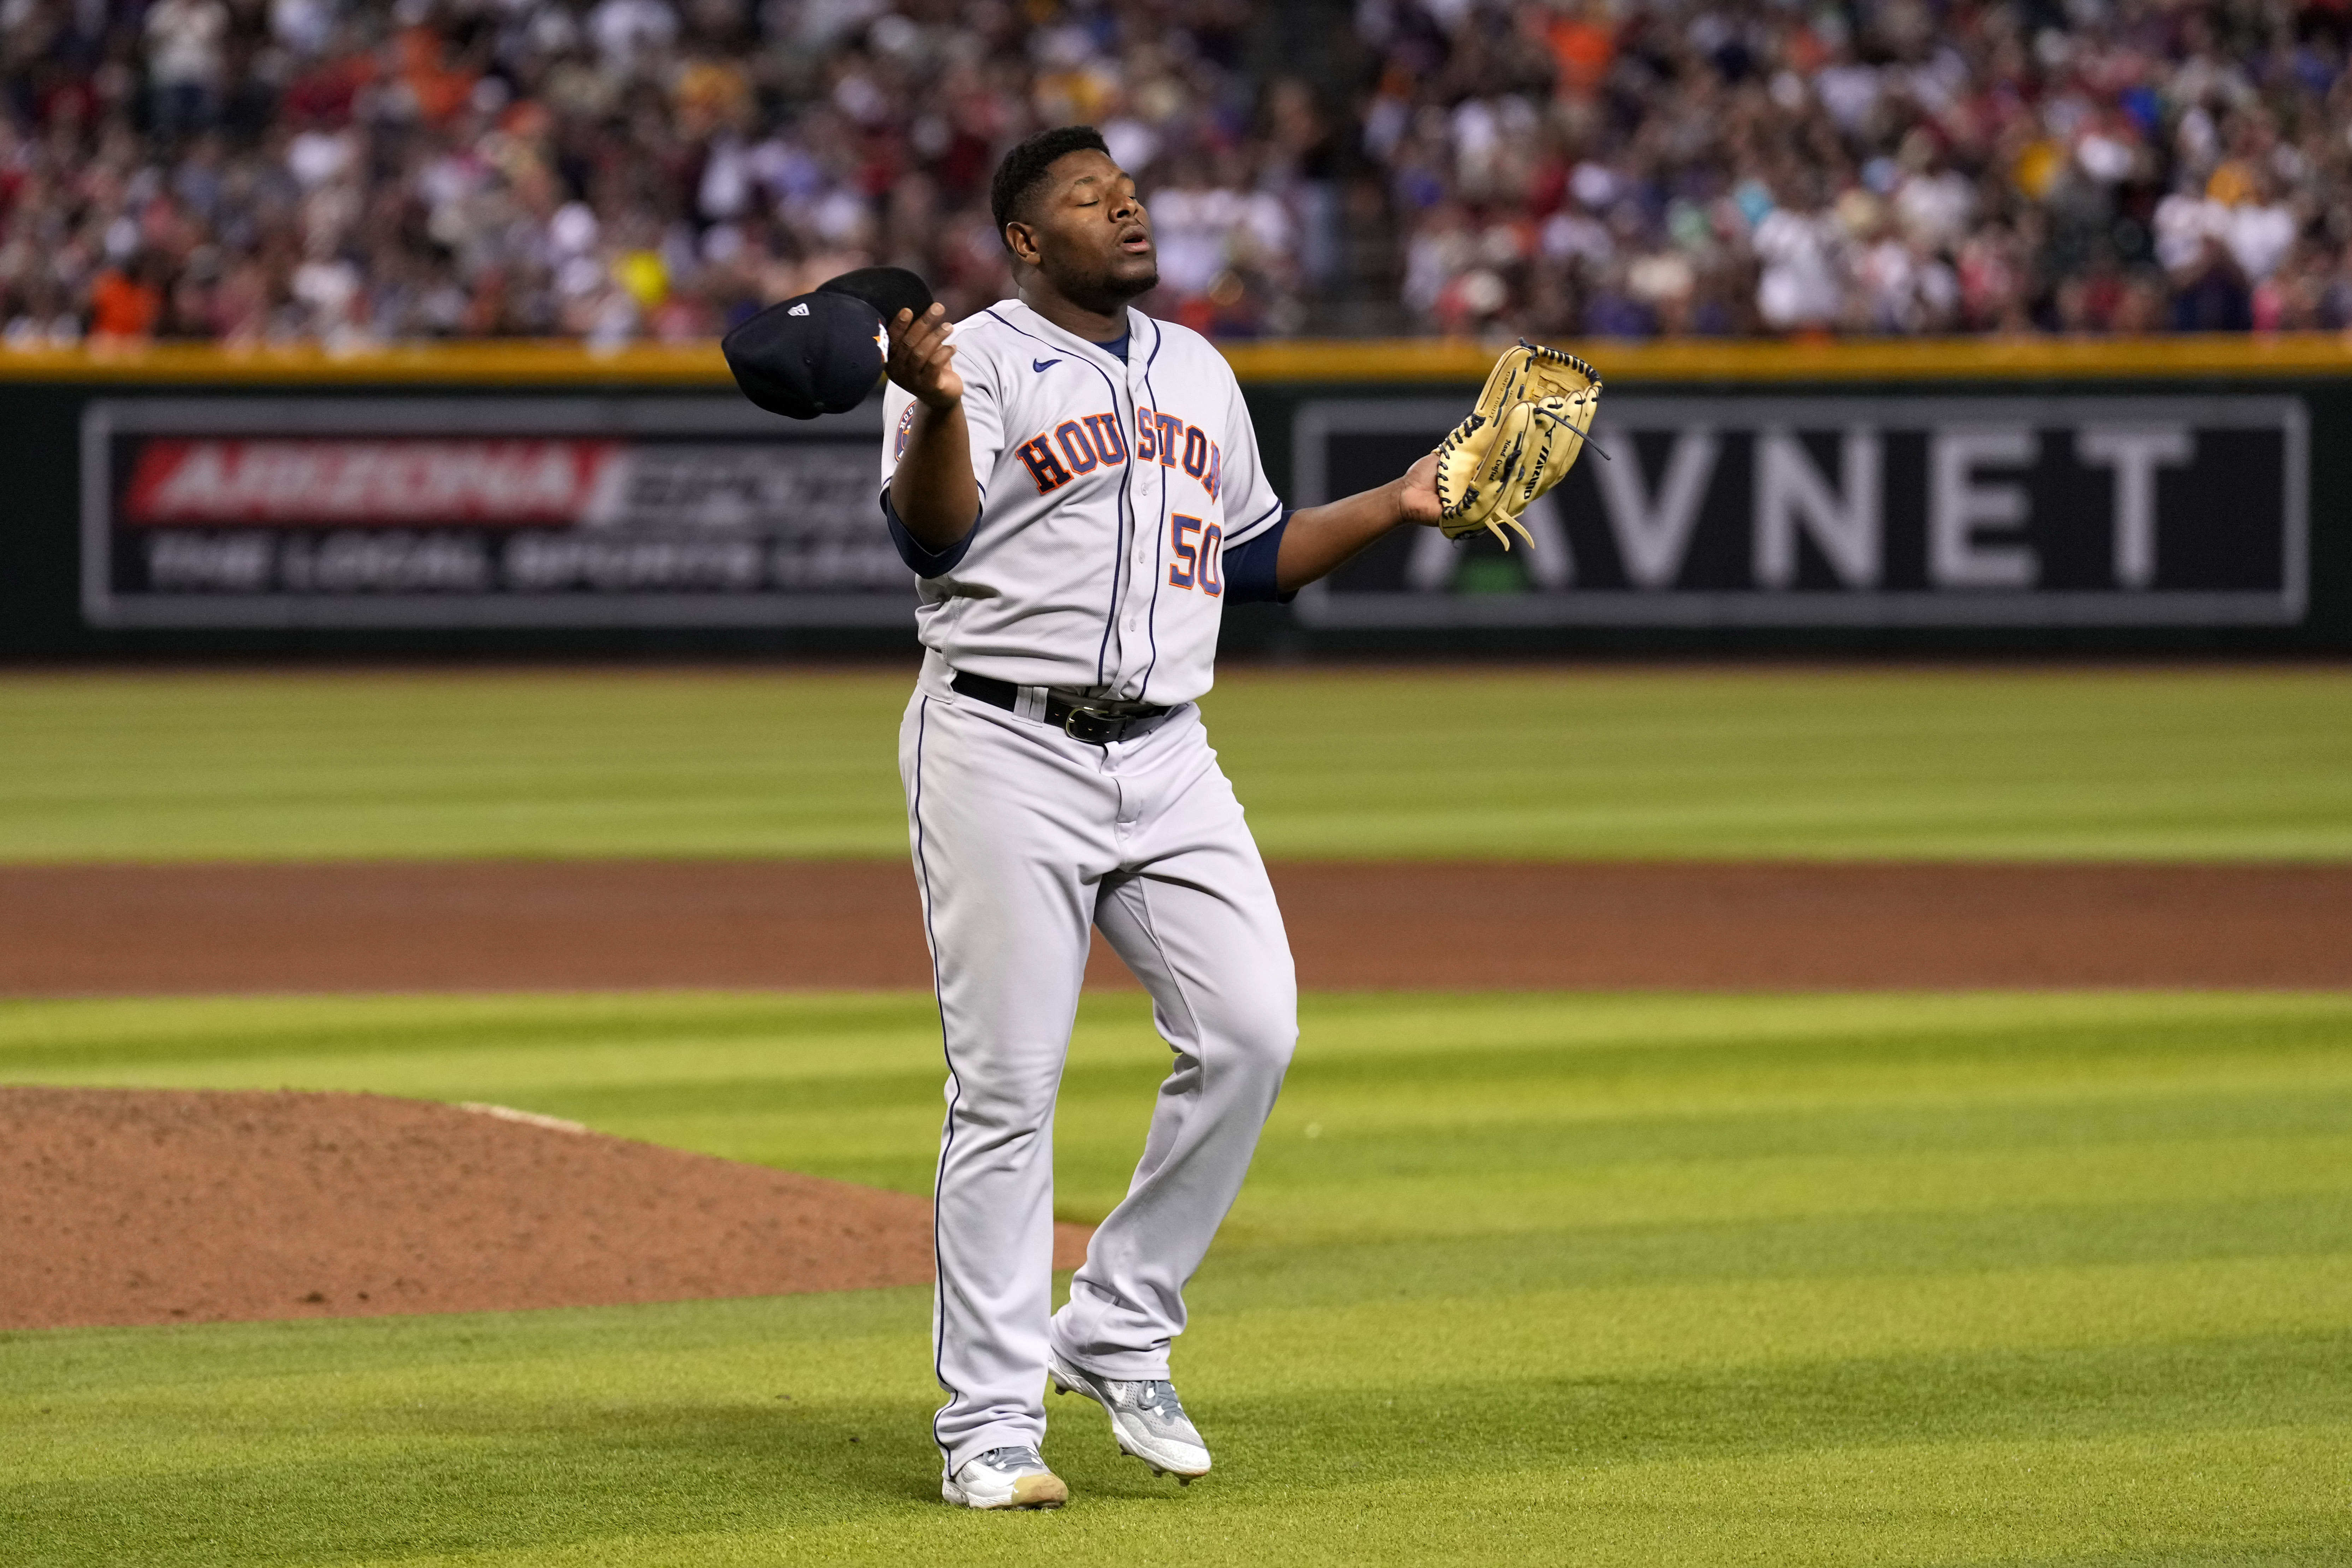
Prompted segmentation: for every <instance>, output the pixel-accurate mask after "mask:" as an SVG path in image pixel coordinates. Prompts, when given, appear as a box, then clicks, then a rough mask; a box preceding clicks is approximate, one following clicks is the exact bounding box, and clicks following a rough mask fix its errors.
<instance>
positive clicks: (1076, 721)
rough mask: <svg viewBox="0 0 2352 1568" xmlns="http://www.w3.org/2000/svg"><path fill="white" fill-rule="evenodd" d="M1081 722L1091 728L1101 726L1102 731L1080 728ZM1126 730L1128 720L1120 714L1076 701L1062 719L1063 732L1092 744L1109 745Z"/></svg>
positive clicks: (1075, 739) (1074, 738)
mask: <svg viewBox="0 0 2352 1568" xmlns="http://www.w3.org/2000/svg"><path fill="white" fill-rule="evenodd" d="M1081 724H1085V725H1087V726H1088V727H1089V728H1093V727H1096V726H1099V727H1100V732H1099V733H1092V734H1090V733H1087V732H1085V731H1081V730H1080V729H1079V725H1081ZM1126 732H1127V720H1126V719H1125V718H1123V717H1122V716H1120V715H1119V714H1117V713H1106V712H1104V711H1103V710H1101V709H1099V708H1081V707H1079V706H1078V705H1077V704H1076V703H1075V702H1074V703H1072V704H1071V705H1070V711H1069V714H1068V716H1067V717H1066V718H1065V719H1064V720H1063V721H1062V733H1063V734H1065V735H1067V736H1068V737H1069V738H1070V739H1071V740H1073V741H1083V742H1086V743H1087V744H1088V745H1090V746H1107V745H1108V744H1110V743H1111V742H1113V741H1116V740H1118V738H1119V737H1120V736H1121V735H1123V734H1125V733H1126Z"/></svg>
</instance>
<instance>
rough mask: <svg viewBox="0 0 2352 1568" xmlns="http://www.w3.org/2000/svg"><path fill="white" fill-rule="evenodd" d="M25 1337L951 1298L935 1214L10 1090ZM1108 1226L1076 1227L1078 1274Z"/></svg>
mask: <svg viewBox="0 0 2352 1568" xmlns="http://www.w3.org/2000/svg"><path fill="white" fill-rule="evenodd" d="M0 1151H5V1153H0V1330H5V1329H45V1328H65V1327H75V1326H83V1325H95V1324H129V1323H178V1322H208V1321H236V1320H250V1319H263V1318H311V1317H376V1316H383V1315H388V1314H394V1313H406V1312H467V1311H492V1310H509V1309H513V1308H520V1307H568V1306H609V1305H619V1304H623V1303H627V1302H637V1301H680V1300H699V1299H704V1298H714V1297H725V1296H778V1295H787V1294H791V1293H794V1292H798V1291H804V1290H844V1289H857V1288H860V1287H865V1286H876V1285H917V1284H922V1283H925V1282H927V1281H929V1279H930V1278H931V1207H930V1205H929V1204H928V1203H926V1202H925V1201H923V1200H922V1199H921V1198H919V1197H915V1196H912V1195H910V1194H905V1193H894V1192H885V1191H883V1190H881V1189H879V1188H875V1187H862V1186H856V1185H853V1184H849V1183H845V1182H829V1181H824V1180H820V1179H819V1178H817V1177H814V1176H801V1175H793V1174H792V1173H788V1172H783V1171H773V1170H770V1169H768V1168H766V1167H765V1166H761V1165H749V1164H743V1163H738V1162H736V1161H732V1160H720V1159H715V1158H713V1157H712V1156H710V1155H708V1154H691V1153H687V1152H683V1151H680V1150H676V1149H664V1148H659V1147H656V1146H655V1145H654V1144H651V1143H639V1142H632V1141H630V1140H628V1139H625V1138H613V1137H608V1136H606V1135H604V1134H603V1133H599V1132H592V1131H586V1130H584V1129H577V1128H572V1127H571V1126H570V1125H569V1124H567V1123H562V1122H551V1121H547V1120H545V1119H535V1118H519V1117H518V1115H517V1113H514V1112H504V1113H500V1112H498V1111H495V1110H492V1111H490V1112H488V1113H485V1112H484V1111H483V1110H467V1109H460V1108H458V1107H456V1106H450V1105H436V1104H430V1103H427V1102H425V1101H421V1100H394V1099H390V1098H387V1097H385V1096H383V1095H371V1094H294V1093H275V1094H250V1093H199V1092H189V1091H177V1090H131V1089H0ZM1086 1240H1087V1229H1086V1227H1084V1226H1073V1225H1057V1226H1055V1236H1054V1244H1055V1245H1054V1254H1055V1267H1056V1268H1075V1267H1076V1265H1077V1264H1078V1262H1079V1261H1080V1260H1081V1259H1083V1258H1084V1257H1085V1255H1086Z"/></svg>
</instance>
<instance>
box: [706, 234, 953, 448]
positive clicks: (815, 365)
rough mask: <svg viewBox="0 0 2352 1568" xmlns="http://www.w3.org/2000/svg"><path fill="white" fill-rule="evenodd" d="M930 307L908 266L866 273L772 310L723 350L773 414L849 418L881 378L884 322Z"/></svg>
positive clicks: (926, 291)
mask: <svg viewBox="0 0 2352 1568" xmlns="http://www.w3.org/2000/svg"><path fill="white" fill-rule="evenodd" d="M930 308H931V290H930V286H929V284H927V283H925V282H924V281H923V280H922V279H920V278H919V277H917V276H916V275H915V274H914V273H912V272H909V271H908V270H907V269H906V268H903V267H865V268H859V269H858V270H856V271H855V272H845V273H843V274H842V275H841V276H840V277H838V278H835V279H830V280H828V281H827V282H825V283H824V284H821V285H820V286H818V287H817V288H816V289H813V290H811V291H810V292H808V293H806V294H800V295H795V296H794V297H793V298H792V299H790V300H784V301H782V303H781V304H775V305H771V306H769V307H768V308H767V309H766V310H762V311H761V312H760V313H759V314H758V315H756V316H754V317H752V318H751V320H750V321H745V322H744V323H743V324H742V325H741V326H740V327H737V328H736V329H735V330H734V331H731V332H730V333H728V334H727V336H726V337H725V339H723V340H722V341H721V342H720V343H719V349H720V350H721V352H723V353H725V354H726V355H727V368H728V369H730V370H731V371H733V372H734V373H735V384H736V385H738V386H740V387H741V388H742V389H743V395H744V396H746V397H748V398H750V399H751V401H752V402H754V403H756V404H758V405H760V406H761V407H762V408H764V409H766V410H767V411H768V412H769V413H771V414H781V415H782V416H785V417H786V418H788V419H814V418H815V417H816V416H818V415H820V414H845V413H847V412H848V411H849V410H850V409H852V408H855V407H856V406H857V405H859V404H861V403H863V402H865V401H866V395H867V394H868V393H870V392H872V391H873V390H874V384H875V383H876V382H877V381H879V380H880V379H881V378H882V363H883V356H884V353H885V352H886V350H887V339H886V338H885V337H884V335H883V331H882V323H883V322H884V321H887V320H888V319H890V318H892V317H894V316H896V315H897V314H898V312H899V311H900V310H913V311H914V312H915V314H917V315H918V316H919V315H921V314H922V313H923V312H924V311H925V310H929V309H930Z"/></svg>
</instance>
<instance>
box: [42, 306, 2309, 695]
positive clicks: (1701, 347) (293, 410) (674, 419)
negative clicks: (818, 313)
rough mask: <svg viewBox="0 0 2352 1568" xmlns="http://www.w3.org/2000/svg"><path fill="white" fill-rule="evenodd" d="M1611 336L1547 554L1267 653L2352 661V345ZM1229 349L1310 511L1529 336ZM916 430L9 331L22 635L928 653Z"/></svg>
mask: <svg viewBox="0 0 2352 1568" xmlns="http://www.w3.org/2000/svg"><path fill="white" fill-rule="evenodd" d="M1579 350H1580V353H1584V354H1585V356H1586V357H1588V358H1589V359H1591V361H1593V363H1595V364H1596V365H1597V366H1598V367H1599V368H1600V369H1601V373H1602V374H1603V376H1604V378H1605V379H1606V380H1607V382H1608V384H1609V387H1610V392H1609V395H1608V397H1607V398H1606V400H1605V401H1604V404H1603V413H1602V416H1601V423H1600V424H1599V425H1598V426H1596V428H1595V432H1594V435H1595V440H1596V445H1597V446H1598V447H1600V448H1601V450H1604V451H1606V452H1607V454H1608V457H1607V458H1606V459H1605V460H1604V459H1602V458H1599V457H1597V456H1588V457H1587V458H1586V459H1585V460H1584V461H1583V462H1581V463H1580V464H1579V465H1578V467H1577V468H1575V469H1574V470H1573V471H1572V472H1571V473H1570V476H1569V478H1568V479H1567V480H1566V481H1565V482H1564V483H1563V484H1562V485H1561V486H1560V487H1559V489H1558V490H1556V491H1555V492H1554V494H1553V496H1552V497H1550V498H1548V500H1547V501H1546V502H1545V503H1542V504H1539V505H1538V508H1536V509H1534V510H1532V511H1531V513H1530V516H1529V523H1530V526H1531V528H1532V531H1533V532H1534V534H1535V542H1534V545H1533V547H1532V548H1528V547H1524V546H1523V547H1522V548H1520V549H1518V550H1517V551H1514V552H1509V553H1505V552H1502V551H1501V550H1499V549H1498V548H1496V547H1495V546H1493V545H1491V544H1488V543H1485V542H1479V543H1475V544H1472V545H1469V546H1452V545H1448V544H1446V543H1445V542H1444V541H1443V540H1442V539H1441V538H1439V537H1438V536H1436V535H1435V534H1433V533H1432V532H1429V531H1418V530H1416V531H1409V532H1406V533H1400V534H1398V535H1396V536H1394V537H1393V538H1391V539H1390V540H1388V541H1385V542H1382V543H1381V545H1379V546H1376V547H1375V548H1374V549H1373V550H1371V551H1370V552H1367V553H1366V554H1365V555H1364V556H1363V557H1361V558H1360V559H1359V560H1358V561H1356V562H1354V563H1350V565H1349V566H1348V567H1347V568H1345V569H1343V570H1342V571H1341V572H1340V573H1339V574H1337V575H1336V576H1335V577H1334V578H1333V579H1332V580H1331V581H1330V582H1329V583H1328V584H1318V585H1317V586H1316V587H1314V588H1312V589H1310V590H1308V592H1307V593H1306V594H1305V595H1301V596H1300V598H1299V599H1298V601H1297V603H1296V604H1295V605H1291V606H1288V607H1286V608H1285V607H1273V606H1237V607H1236V608H1235V610H1234V612H1233V613H1232V614H1231V615H1230V616H1229V622H1228V637H1227V641H1228V646H1229V647H1230V646H1241V647H1259V648H1274V649H1284V650H1303V651H1313V650H1318V649H1322V650H1345V651H1355V652H1390V653H1396V654H1402V655H1424V654H1441V653H1458V652H1467V651H1479V650H1486V651H1506V652H1524V653H1536V652H1543V651H1657V652H1693V653H1729V652H1738V651H1749V650H1764V649H1787V650H1804V651H1822V652H1828V651H1835V650H1841V649H1843V650H1857V651H1887V652H1937V651H1946V652H1993V651H2003V650H2012V651H2040V652H2077V653H2090V652H2101V651H2114V652H2122V651H2150V652H2165V651H2184V652H2185V651H2218V652H2239V653H2261V652H2294V651H2312V652H2347V651H2352V511H2347V503H2352V344H2347V342H2346V341H2345V340H2343V339H2339V338H2336V337H2316V336H2314V337H2286V338H2275V339H2260V340H2257V339H2212V340H2202V341H2200V340H2193V339H2179V338H2175V339H2163V340H2149V341H2140V342H2052V341H2046V340H2031V341H2021V342H2011V343H2002V342H1975V341H1967V342H1912V341H1891V342H1853V343H1822V344H1784V343H1752V342H1742V343H1727V344H1704V343H1689V342H1678V343H1658V344H1608V343H1592V344H1584V345H1579ZM1229 353H1230V355H1231V357H1232V359H1233V360H1234V364H1235V368H1236V370H1237V371H1238V372H1239V373H1240V374H1241V375H1242V378H1243V381H1244V386H1245V387H1246V389H1247V392H1248V395H1249V399H1250V403H1251V406H1252V409H1253V411H1254V413H1255V418H1256V425H1257V430H1258V435H1259V439H1260V442H1261V445H1262V447H1263V455H1264V457H1265V461H1266V463H1267V465H1268V468H1269V469H1270V470H1271V471H1272V472H1273V473H1274V475H1275V476H1276V480H1277V483H1278V484H1279V485H1281V486H1282V488H1283V489H1284V491H1285V494H1286V497H1287V498H1288V499H1290V500H1292V501H1293V502H1294V503H1295V504H1301V505H1305V504H1312V503H1313V502H1314V501H1316V500H1324V499H1328V498H1329V497H1331V496H1334V495H1340V494H1345V493H1347V492H1349V491H1350V490H1353V489H1360V488H1362V487H1363V486H1365V485H1368V484H1372V483H1377V482H1379V481H1381V480H1382V479H1388V478H1390V477H1392V476H1393V475H1394V474H1395V473H1396V472H1398V471H1400V470H1401V469H1402V467H1403V466H1404V464H1405V463H1407V462H1409V461H1410V460H1411V458H1412V456H1413V455H1414V454H1416V453H1418V452H1421V451H1423V450H1426V449H1427V448H1428V447H1429V446H1431V445H1432V444H1433V443H1434V441H1435V440H1436V439H1437V438H1438V437H1440V436H1441V435H1442V434H1443V433H1444V430H1445V428H1446V427H1447V426H1449V425H1450V424H1451V423H1452V422H1453V421H1454V419H1455V418H1458V417H1459V416H1460V414H1461V412H1462V411H1463V409H1464V408H1465V406H1466V405H1467V403H1468V401H1469V399H1470V397H1471V396H1472V395H1474V394H1475V388H1476V385H1477V384H1478V382H1479V381H1480V380H1481V379H1482V378H1483V376H1484V374H1485V372H1486V366H1487V364H1488V363H1489V361H1490V359H1491V351H1489V350H1487V349H1483V348H1480V347H1478V346H1476V345H1475V344H1465V343H1454V342H1392V343H1377V342H1374V343H1362V342H1358V343H1329V344H1318V343H1295V342H1286V343H1273V344H1261V345H1245V346H1242V347H1237V348H1234V349H1232V350H1230V351H1229ZM880 434H881V432H880V427H879V416H878V400H877V402H874V403H869V404H868V405H866V407H865V408H863V409H860V410H858V411H857V412H856V413H854V414H851V415H845V416H839V417H837V418H834V419H828V420H824V421H819V422H815V423H812V424H807V425H800V424H795V423H793V422H791V421H786V420H780V419H776V418H773V417H771V416H767V415H764V414H761V413H760V412H759V411H758V410H756V409H753V408H752V407H751V405H749V404H748V403H745V402H744V401H743V400H742V399H741V398H740V397H739V396H737V395H735V393H734V391H733V389H732V385H731V383H730V381H729V380H728V378H727V374H726V371H725V368H724V366H723V364H722V363H720V362H719V358H718V356H717V353H716V352H715V351H714V350H712V349H709V348H707V347H697V348H679V349H670V348H650V347H649V348H640V349H633V350H630V351H626V352H624V353H618V354H607V355H598V354H593V353H589V352H587V351H585V350H583V349H581V348H579V347H577V346H575V345H571V344H553V343H550V344H538V343H517V344H482V345H464V346H452V347H446V348H437V349H436V348H418V349H400V350H393V351H386V352H383V353H373V354H367V355H358V356H348V357H330V356H327V355H324V354H320V353H308V352H292V353H252V354H247V355H241V356H240V355H233V354H229V353H223V352H220V351H216V350H212V349H205V348H168V347H167V348H159V349H153V350H149V351H145V352H143V353H136V354H131V355H126V356H121V357H115V358H96V357H91V356H89V355H86V354H82V353H71V354H64V353H60V354H0V452H5V458H6V468H5V472H6V473H7V474H8V475H9V476H10V489H11V491H12V502H11V504H10V505H9V506H8V507H7V508H6V510H5V513H4V514H0V516H5V523H0V530H5V531H0V539H5V544H0V653H5V654H8V655H12V656H15V657H19V658H79V657H89V656H106V655H112V654H130V655H140V654H187V655H194V656H204V655H230V654H239V653H284V652H299V651H346V652H352V653H362V654H383V655H402V654H431V653H484V654H496V653H508V654H530V653H561V652H593V651H613V652H656V651H668V650H676V651H688V650H696V649H710V650H726V649H741V650H753V649H763V650H778V651H784V650H790V651H803V652H834V653H884V652H888V651H892V650H903V649H905V648H906V647H908V646H909V641H910V634H909V625H910V618H909V616H908V602H909V588H908V581H907V577H906V574H905V571H904V568H903V567H901V566H900V565H899V563H898V560H897V558H896V556H895V555H894V554H893V553H892V552H891V551H890V549H889V546H888V544H887V541H886V539H885V538H884V536H883V533H882V530H881V529H880V527H879V526H878V521H877V518H876V517H875V516H874V505H873V490H874V484H875V472H876V470H875V460H876V446H877V442H878V441H879V439H880ZM1077 439H1079V440H1080V441H1081V442H1083V440H1084V437H1083V433H1081V435H1080V436H1079V437H1077ZM1089 449H1090V448H1089ZM1085 455H1086V454H1085V453H1083V452H1081V453H1078V454H1077V456H1078V457H1079V458H1083V457H1084V456H1085Z"/></svg>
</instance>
